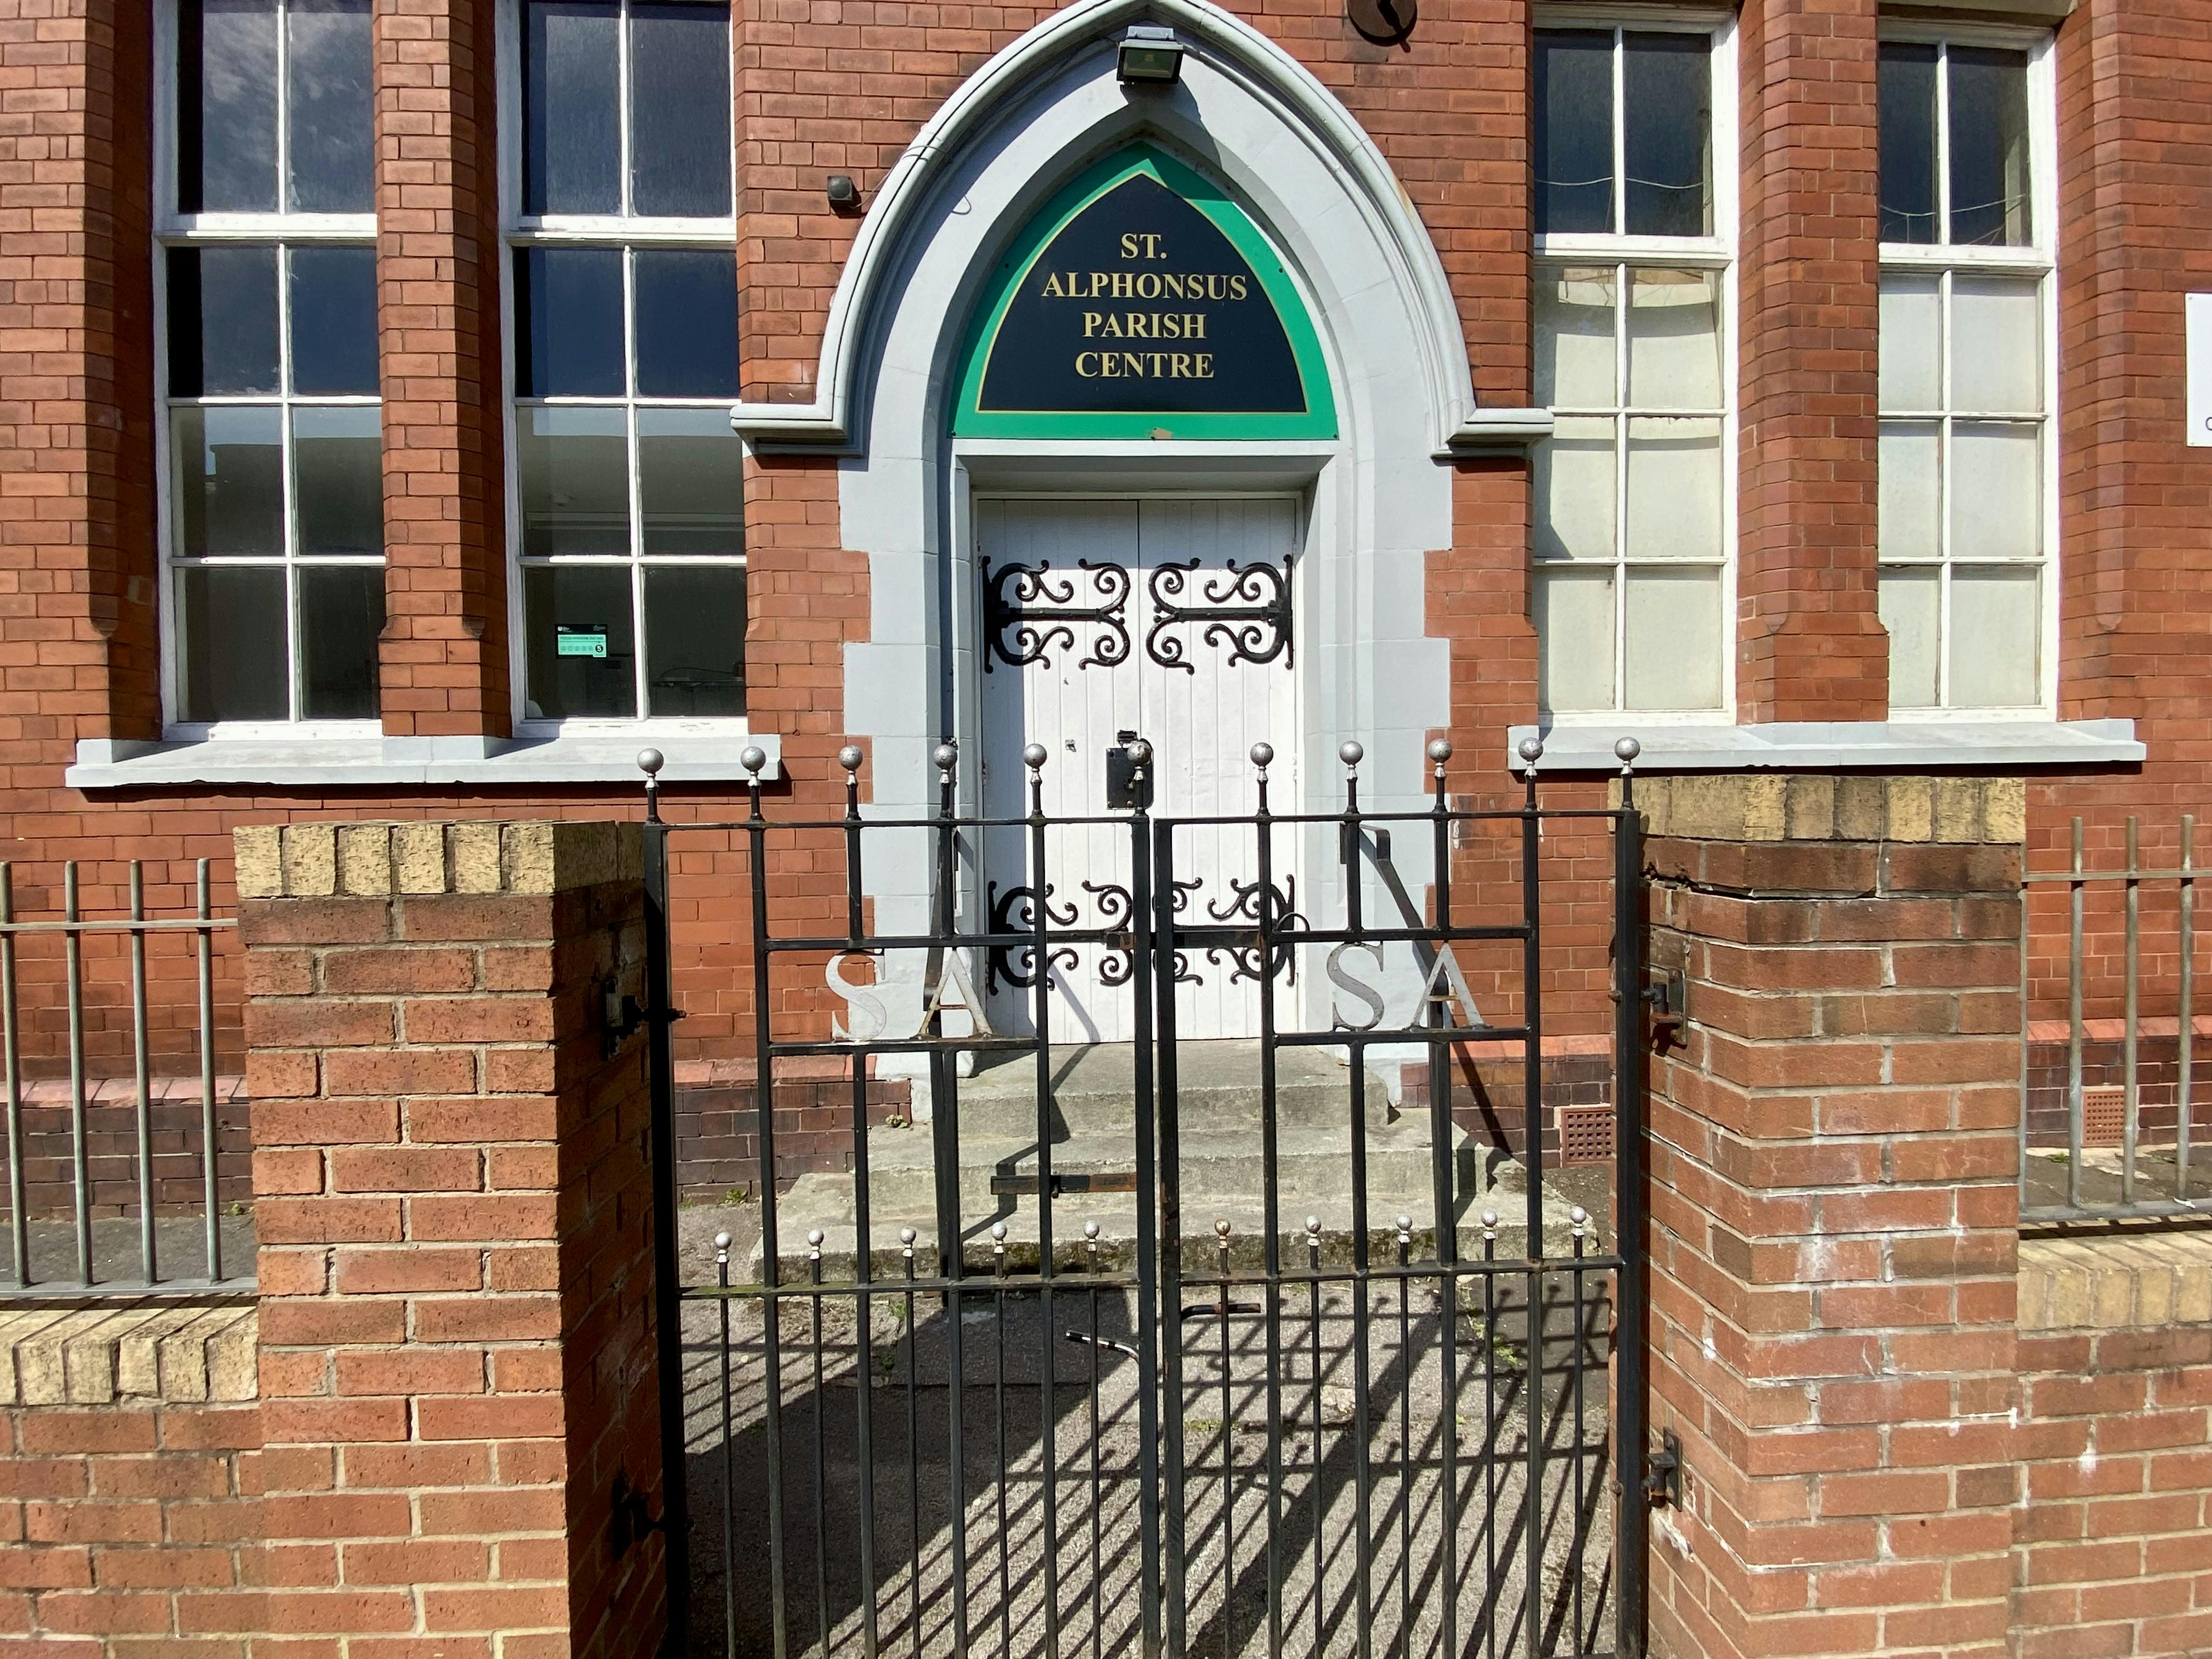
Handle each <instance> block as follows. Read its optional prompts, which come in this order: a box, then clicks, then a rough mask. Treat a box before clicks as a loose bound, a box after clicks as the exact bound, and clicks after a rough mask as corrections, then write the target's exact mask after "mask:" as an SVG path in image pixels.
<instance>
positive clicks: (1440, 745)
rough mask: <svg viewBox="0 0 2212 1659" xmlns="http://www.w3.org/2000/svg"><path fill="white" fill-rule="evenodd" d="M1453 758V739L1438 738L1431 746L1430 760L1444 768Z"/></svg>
mask: <svg viewBox="0 0 2212 1659" xmlns="http://www.w3.org/2000/svg"><path fill="white" fill-rule="evenodd" d="M1451 757H1452V746H1451V739H1450V738H1436V739H1435V740H1434V741H1432V742H1431V744H1429V758H1430V759H1431V760H1432V761H1434V762H1435V763H1437V765H1439V766H1442V765H1443V763H1445V762H1446V761H1448V760H1449V759H1450V758H1451Z"/></svg>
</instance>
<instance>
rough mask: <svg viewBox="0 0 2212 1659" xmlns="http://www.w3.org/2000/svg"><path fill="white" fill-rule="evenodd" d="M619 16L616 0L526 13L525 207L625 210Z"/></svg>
mask: <svg viewBox="0 0 2212 1659" xmlns="http://www.w3.org/2000/svg"><path fill="white" fill-rule="evenodd" d="M618 19H619V12H618V9H617V7H616V6H614V5H613V4H612V3H611V0H531V3H530V6H529V9H528V10H527V11H526V13H525V14H524V19H523V26H522V42H523V44H522V50H523V58H524V65H523V76H522V80H523V87H522V103H523V113H522V123H523V141H522V210H523V211H524V212H525V213H619V212H621V211H622V135H621V123H622V93H621V79H622V53H621V42H620V39H619V33H618V31H619V29H620V27H621V25H620V22H619V21H618ZM723 107H725V108H727V107H728V101H727V100H724V104H723Z"/></svg>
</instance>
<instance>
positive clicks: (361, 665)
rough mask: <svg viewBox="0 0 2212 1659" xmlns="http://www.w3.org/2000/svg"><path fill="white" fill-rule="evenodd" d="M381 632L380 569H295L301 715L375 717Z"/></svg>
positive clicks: (316, 717) (313, 717) (306, 717)
mask: <svg viewBox="0 0 2212 1659" xmlns="http://www.w3.org/2000/svg"><path fill="white" fill-rule="evenodd" d="M383 631H384V568H383V567H382V566H381V565H362V564H341V565H302V566H301V567H300V715H301V719H303V720H374V719H375V718H376V716H377V703H376V636H377V635H379V634H380V633H382V632H383Z"/></svg>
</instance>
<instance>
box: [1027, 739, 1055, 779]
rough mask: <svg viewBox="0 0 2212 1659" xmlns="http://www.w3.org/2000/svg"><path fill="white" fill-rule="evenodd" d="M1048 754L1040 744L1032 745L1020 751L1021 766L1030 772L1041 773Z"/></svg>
mask: <svg viewBox="0 0 2212 1659" xmlns="http://www.w3.org/2000/svg"><path fill="white" fill-rule="evenodd" d="M1048 752H1049V751H1048V750H1046V748H1045V746H1044V745H1043V744H1041V743H1033V744H1030V746H1029V747H1028V748H1026V749H1024V750H1022V764H1023V765H1024V766H1026V767H1028V768H1029V769H1030V771H1032V772H1042V771H1043V770H1044V763H1045V760H1046V758H1047V757H1048Z"/></svg>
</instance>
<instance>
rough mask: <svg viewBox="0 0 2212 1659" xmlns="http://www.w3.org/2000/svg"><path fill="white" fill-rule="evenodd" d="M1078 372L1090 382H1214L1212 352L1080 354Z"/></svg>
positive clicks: (1097, 352)
mask: <svg viewBox="0 0 2212 1659" xmlns="http://www.w3.org/2000/svg"><path fill="white" fill-rule="evenodd" d="M1075 372H1076V373H1077V374H1080V375H1081V376H1082V377H1083V378H1084V379H1085V380H1212V378H1213V354H1212V352H1210V351H1079V352H1077V353H1076V354H1075Z"/></svg>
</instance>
